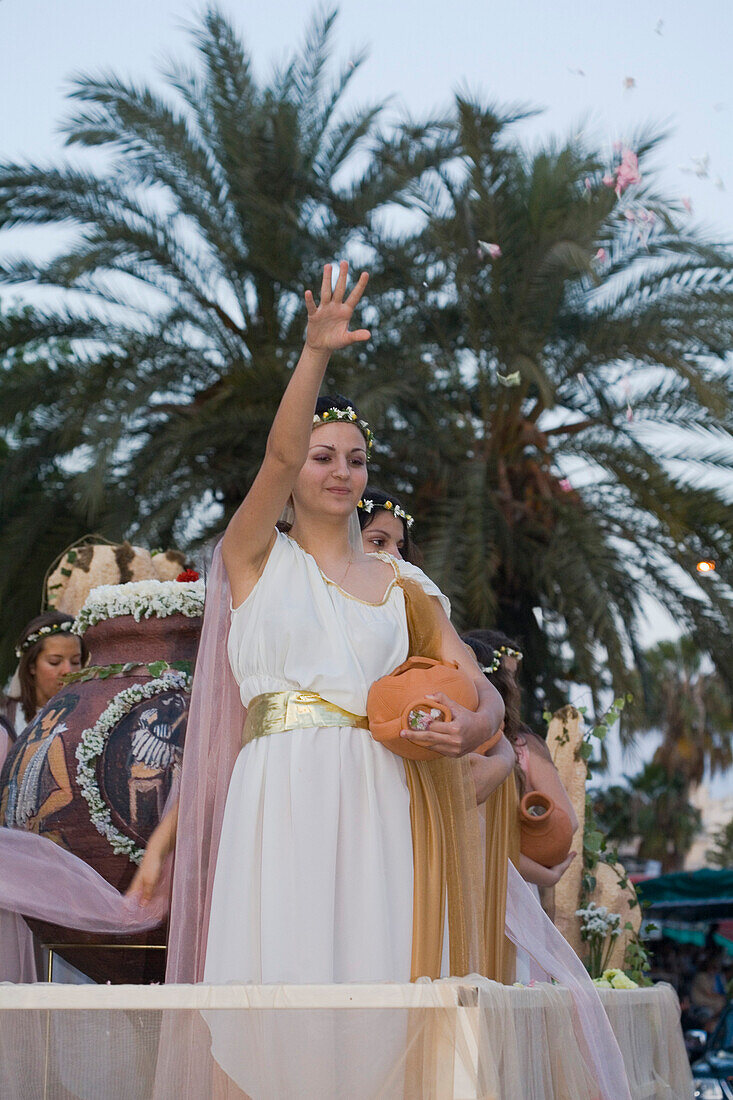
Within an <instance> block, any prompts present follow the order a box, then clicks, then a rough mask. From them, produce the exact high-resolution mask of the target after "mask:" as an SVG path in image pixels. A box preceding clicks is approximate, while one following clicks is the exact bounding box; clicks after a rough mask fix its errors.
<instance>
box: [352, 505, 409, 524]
mask: <svg viewBox="0 0 733 1100" xmlns="http://www.w3.org/2000/svg"><path fill="white" fill-rule="evenodd" d="M356 507H357V508H361V509H362V511H363V512H368V513H370V514H371V513H372V512H373V511H374V509H375V508H383V509H384V510H385V511H386V512H391V513H392V515H393V516H397V519H403V520H404V521H405V523H406V524H407V526H408V528H409V527H412V525H413V523H414V522H415V520H414V519H413V518H412V516H411V515H410V513H409V512H406V511H405V509H404V508H401V507H400V505H399V504H393V503H392V501H391V500H385V502H384V504H379V503H377V501H375V500H360V501H359V503H358V504H357V506H356Z"/></svg>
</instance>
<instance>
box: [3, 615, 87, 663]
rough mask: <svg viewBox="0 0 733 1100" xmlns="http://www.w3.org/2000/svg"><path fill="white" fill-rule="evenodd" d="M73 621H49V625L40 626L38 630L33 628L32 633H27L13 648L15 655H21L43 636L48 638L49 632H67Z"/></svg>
mask: <svg viewBox="0 0 733 1100" xmlns="http://www.w3.org/2000/svg"><path fill="white" fill-rule="evenodd" d="M73 625H74V624H73V623H69V622H66V623H51V624H50V625H49V626H42V627H41V628H40V630H35V631H34V632H33V633H32V634H29V635H28V637H27V638H25V639H24V640H23V641H22V642H21V643H20V645H19V646H16V648H15V656H16V657H18V658H20V657H22V656H23V654H24V653H25V651H26V650H27V649H30V648H31V646H32V645H35V644H36V642H40V641H41V640H42V639H43V638H48V637H49V636H50V635H51V634H68V633H69V631H70V630H71V628H72V626H73Z"/></svg>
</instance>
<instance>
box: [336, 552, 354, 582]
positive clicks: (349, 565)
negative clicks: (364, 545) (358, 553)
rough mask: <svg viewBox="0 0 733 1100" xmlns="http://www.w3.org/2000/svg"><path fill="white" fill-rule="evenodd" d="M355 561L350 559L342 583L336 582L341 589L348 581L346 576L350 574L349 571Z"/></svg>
mask: <svg viewBox="0 0 733 1100" xmlns="http://www.w3.org/2000/svg"><path fill="white" fill-rule="evenodd" d="M353 560H354V559H353V558H349V560H348V563H347V565H346V569H345V570H344V575H343V577H342V578H341V580H340V581H337V582H336V583H337V585H338V587H339V588H343V586H344V581H345V580H346V574H347V573H348V572H349V569H351V565H352V562H353Z"/></svg>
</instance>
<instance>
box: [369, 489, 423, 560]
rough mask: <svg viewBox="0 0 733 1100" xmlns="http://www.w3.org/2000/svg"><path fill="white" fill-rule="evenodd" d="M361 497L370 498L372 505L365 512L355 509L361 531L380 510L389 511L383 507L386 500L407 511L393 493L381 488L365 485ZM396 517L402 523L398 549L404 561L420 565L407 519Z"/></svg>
mask: <svg viewBox="0 0 733 1100" xmlns="http://www.w3.org/2000/svg"><path fill="white" fill-rule="evenodd" d="M361 499H362V500H364V501H368V500H371V502H372V503H373V505H374V507H373V508H372V510H371V511H370V512H367V510H366V509H365V508H357V510H356V514H357V516H358V517H359V526H360V527H361V529H362V531H366V529H367V527H371V525H372V524H373V523H374V520H375V519H376V518H377V515H378V514H379V513H380V512H389V511H390V509H389V508H385V504H386V503H387V502H388V501H391V502H392V504H398V505H399V506H400V508H402V510H403V511H405V512H406V511H407V508H405V506H404V504H403V503H402V501H401V500H399V499H398V498H397V497H396V496H395V495H394V494H393V493H383V492H382V490H381V489H372V488H370V487H367V488H366V489H365V490H364V493H363V494H362V498H361ZM392 514H394V513H392ZM398 519H400V521H401V523H402V541H403V547H402V549H401V551H400V553H401V554H402V557H403V558H404V559H405V561H409V562H411V563H412V564H413V565H422V561H423V558H422V554H421V553H420V551H419V550H418V548H417V546H416V545H415V540H414V539H413V537H412V534H411V532H410V528H409V527H408V525H407V520H405V519H402V516H399V517H398Z"/></svg>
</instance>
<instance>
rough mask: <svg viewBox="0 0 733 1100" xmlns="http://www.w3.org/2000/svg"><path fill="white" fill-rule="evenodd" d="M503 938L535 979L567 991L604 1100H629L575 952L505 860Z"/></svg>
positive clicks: (609, 1033) (615, 1048) (605, 1023)
mask: <svg viewBox="0 0 733 1100" xmlns="http://www.w3.org/2000/svg"><path fill="white" fill-rule="evenodd" d="M505 928H506V934H507V936H508V937H509V939H510V940H511V941H512V942H513V943H515V944H516V945H517V946H518V947H522V948H524V950H525V951H526V952H527V953H528V954H529V955H530V957H531V958H532V960H533V962H534V963H535V964H536V967H539V971H540V974H539V975H538V977H544V979H545V980H549V979H550V978H553V979H554V980H555V981H557V982H559V983H560V985H563V986H565V987H566V988H568V989H569V990H570V993H571V996H572V998H573V1004H574V1011H573V1025H574V1030H575V1034H576V1037H577V1039H578V1041H579V1045H580V1049H581V1051H582V1052H583V1055H584V1058H585V1061H586V1064H587V1066H588V1068H589V1069H592V1070H593V1072H594V1074H595V1078H596V1081H597V1082H598V1087H599V1088H600V1095H601V1096H602V1097H603V1100H631V1093H630V1092H629V1084H628V1078H627V1076H626V1069H625V1067H624V1060H623V1055H622V1054H621V1049H620V1047H619V1045H618V1042H617V1040H616V1036H615V1035H614V1033H613V1030H612V1028H611V1024H610V1023H609V1020H608V1016H607V1015H606V1012H605V1009H604V1008H603V1005H602V1004H601V999H600V997H599V996H598V991H597V989H596V988H595V986H594V985H593V983H592V982H591V980H590V977H589V975H588V971H587V970H586V969H585V966H584V965H583V963H582V962H581V960H580V959H579V958H578V956H577V955H576V953H575V951H574V950H573V948H572V947H571V946H570V944H569V943H568V941H567V940H566V939H565V937H564V936H563V935H562V933H561V932H559V931H558V929H557V928H556V927H555V925H554V924H553V923H552V921H551V920H550V918H549V917H548V916H547V914H546V913H545V911H544V909H543V908H542V906H541V905H540V903H539V901H538V900H537V898H536V897H535V896H534V894H533V893H532V891H531V890H530V889H529V887H528V886H527V883H526V882H525V881H524V879H523V878H522V877H521V875H520V874H519V871H517V869H516V867H515V866H514V865H513V864H512V862H511V860H510V861H509V875H508V879H507V895H506V924H505Z"/></svg>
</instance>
